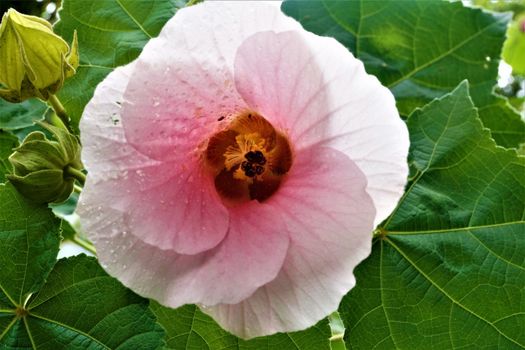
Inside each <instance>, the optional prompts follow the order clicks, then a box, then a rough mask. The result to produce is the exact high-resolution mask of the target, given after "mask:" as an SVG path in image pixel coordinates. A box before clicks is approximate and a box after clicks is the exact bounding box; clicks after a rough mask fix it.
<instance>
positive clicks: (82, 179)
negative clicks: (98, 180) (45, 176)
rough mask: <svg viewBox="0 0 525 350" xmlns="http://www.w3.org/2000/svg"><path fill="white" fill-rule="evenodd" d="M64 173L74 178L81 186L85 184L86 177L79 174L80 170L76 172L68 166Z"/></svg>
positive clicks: (81, 173)
mask: <svg viewBox="0 0 525 350" xmlns="http://www.w3.org/2000/svg"><path fill="white" fill-rule="evenodd" d="M64 172H65V173H66V174H68V175H70V176H72V177H74V178H75V179H76V180H77V181H78V182H79V183H80V184H81V185H82V186H84V183H85V182H86V175H85V174H84V173H83V172H81V171H80V170H77V169H75V168H73V167H72V166H70V165H68V166H67V167H66V168H65V169H64Z"/></svg>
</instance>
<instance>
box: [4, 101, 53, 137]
mask: <svg viewBox="0 0 525 350" xmlns="http://www.w3.org/2000/svg"><path fill="white" fill-rule="evenodd" d="M47 110H48V107H47V105H46V104H45V103H44V102H42V101H40V100H37V99H30V100H27V101H24V102H22V103H10V102H7V101H4V100H2V99H0V111H1V112H0V129H3V130H15V129H22V128H26V127H28V126H31V125H33V122H35V121H38V120H42V119H44V117H45V115H46V112H47Z"/></svg>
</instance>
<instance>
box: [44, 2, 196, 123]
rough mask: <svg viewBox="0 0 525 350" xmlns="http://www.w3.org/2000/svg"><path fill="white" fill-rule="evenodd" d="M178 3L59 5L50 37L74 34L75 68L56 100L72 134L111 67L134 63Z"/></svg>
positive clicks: (68, 37)
mask: <svg viewBox="0 0 525 350" xmlns="http://www.w3.org/2000/svg"><path fill="white" fill-rule="evenodd" d="M185 3H186V2H185V1H182V0H169V1H166V0H150V1H144V0H118V1H115V0H99V1H82V0H69V1H64V3H63V7H62V9H61V10H60V12H59V15H60V21H59V22H57V23H56V25H55V28H54V29H55V32H56V33H58V34H59V35H61V36H62V37H63V38H64V39H66V40H68V41H69V40H71V39H72V37H73V32H74V30H77V32H78V40H79V43H80V45H79V51H80V66H79V68H78V71H77V74H76V75H75V76H74V77H73V78H71V79H68V81H66V84H65V85H64V88H63V89H62V90H61V91H60V93H59V94H58V96H59V98H60V100H61V101H62V103H63V105H64V107H65V108H66V110H67V112H68V114H69V116H70V118H71V119H72V122H73V126H74V128H77V126H78V122H79V120H80V117H81V115H82V111H83V110H84V106H85V105H86V104H87V102H88V101H89V100H90V99H91V97H92V96H93V92H94V90H95V87H96V86H97V84H98V83H99V82H100V81H102V79H104V78H105V77H106V75H108V74H109V73H110V72H111V71H112V70H113V69H114V68H115V67H118V66H121V65H125V64H127V63H129V62H131V61H132V60H134V59H135V58H136V57H137V56H138V55H139V54H140V52H141V50H142V48H143V47H144V45H145V44H146V43H147V42H148V40H149V39H151V38H152V37H155V36H157V35H158V33H159V32H160V30H161V28H162V27H163V26H164V24H165V23H166V21H167V20H168V19H170V18H171V17H172V16H173V15H174V14H175V12H176V11H177V10H178V9H179V8H181V7H183V6H184V5H185Z"/></svg>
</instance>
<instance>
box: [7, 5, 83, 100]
mask: <svg viewBox="0 0 525 350" xmlns="http://www.w3.org/2000/svg"><path fill="white" fill-rule="evenodd" d="M78 62H79V58H78V42H77V36H76V32H75V33H74V36H73V43H72V47H71V50H70V49H69V45H68V44H67V43H66V42H65V41H64V40H63V39H62V38H61V37H59V36H58V35H56V34H55V33H53V29H52V27H51V24H49V22H47V21H45V20H43V19H41V18H38V17H35V16H28V15H23V14H21V13H18V12H17V11H15V10H13V9H9V10H8V11H7V13H5V14H4V16H3V18H2V23H1V24H0V97H2V98H4V99H6V100H8V101H10V102H20V101H23V100H26V99H28V98H31V97H38V98H40V99H43V100H47V99H48V98H49V96H50V95H52V94H55V93H56V92H57V91H58V90H59V89H60V88H61V87H62V85H63V84H64V79H65V78H68V77H70V76H72V75H73V74H75V72H76V69H77V67H78Z"/></svg>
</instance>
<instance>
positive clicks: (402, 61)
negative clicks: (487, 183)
mask: <svg viewBox="0 0 525 350" xmlns="http://www.w3.org/2000/svg"><path fill="white" fill-rule="evenodd" d="M282 9H283V11H284V12H285V13H287V14H288V15H290V16H292V17H294V18H296V19H297V20H299V21H300V22H301V24H302V25H303V26H304V27H305V29H307V30H309V31H311V32H314V33H316V34H319V35H326V36H332V37H334V38H336V39H337V40H338V41H339V42H341V43H342V44H343V45H345V46H346V47H347V48H348V49H349V50H350V51H351V52H352V53H354V54H355V55H356V56H357V57H358V58H359V59H361V60H362V61H363V62H364V63H365V66H366V69H367V71H368V72H369V73H371V74H374V75H376V76H377V77H378V78H379V80H381V82H382V83H383V84H384V85H386V86H388V87H389V88H390V89H391V91H392V92H393V94H394V95H395V96H396V100H397V106H398V108H399V110H400V113H401V114H402V115H408V114H410V113H411V112H412V111H413V110H414V108H416V107H421V106H423V105H424V104H426V103H427V102H429V101H431V100H432V99H434V98H436V97H440V96H442V95H443V94H445V93H447V92H449V91H450V90H451V89H453V88H454V87H455V86H457V85H458V84H459V83H460V82H461V81H462V80H464V79H468V80H469V82H470V84H471V96H472V99H473V100H474V102H475V104H476V106H477V107H479V108H480V111H479V113H480V118H481V120H482V121H483V123H484V124H485V125H486V126H487V127H490V129H491V131H492V136H493V137H494V139H495V140H496V142H498V144H500V145H502V146H505V147H517V146H518V145H519V144H520V143H521V142H524V141H525V123H524V122H523V121H522V120H521V118H520V116H519V114H518V113H517V112H516V111H515V110H514V109H512V107H511V106H510V105H509V104H508V103H507V101H506V100H504V99H502V98H499V97H496V96H495V95H493V94H492V89H493V87H494V86H495V84H496V78H497V72H498V62H499V55H500V51H501V47H502V44H503V41H504V40H505V31H506V26H507V23H508V21H509V19H510V16H509V14H492V13H488V12H484V11H482V10H481V9H474V8H468V7H463V5H462V4H461V2H459V1H457V2H447V1H439V0H428V1H418V0H410V1H408V0H407V1H395V0H389V1H387V0H381V1H371V0H358V1H329V0H312V1H310V0H309V1H304V0H302V1H285V2H284V3H283V5H282Z"/></svg>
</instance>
